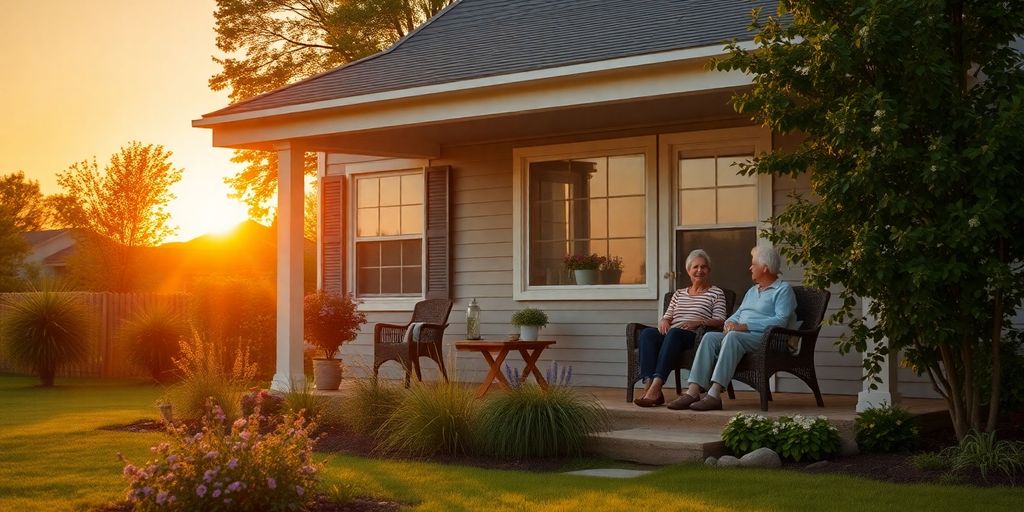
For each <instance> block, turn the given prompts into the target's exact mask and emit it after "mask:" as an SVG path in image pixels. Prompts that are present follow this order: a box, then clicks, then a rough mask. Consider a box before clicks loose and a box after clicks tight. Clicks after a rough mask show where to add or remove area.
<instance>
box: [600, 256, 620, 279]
mask: <svg viewBox="0 0 1024 512" xmlns="http://www.w3.org/2000/svg"><path fill="white" fill-rule="evenodd" d="M600 270H601V283H602V284H619V280H621V279H622V256H611V257H608V258H605V259H604V261H602V262H601V269H600Z"/></svg>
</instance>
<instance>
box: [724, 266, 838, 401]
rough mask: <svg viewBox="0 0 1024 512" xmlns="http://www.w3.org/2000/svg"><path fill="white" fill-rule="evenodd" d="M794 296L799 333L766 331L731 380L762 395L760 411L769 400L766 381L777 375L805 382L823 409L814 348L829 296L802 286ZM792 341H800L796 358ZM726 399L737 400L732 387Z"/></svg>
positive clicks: (770, 395) (777, 328) (772, 329)
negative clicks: (791, 375) (778, 373)
mask: <svg viewBox="0 0 1024 512" xmlns="http://www.w3.org/2000/svg"><path fill="white" fill-rule="evenodd" d="M793 292H794V293H795V294H796V317H797V318H799V319H802V322H801V325H800V329H798V330H794V329H786V328H783V327H772V328H770V329H768V330H767V331H765V333H764V335H763V337H762V338H761V348H760V349H759V350H757V351H755V352H751V353H749V354H747V355H745V356H743V359H741V360H740V363H739V365H738V366H737V367H736V373H735V374H734V375H733V377H732V378H733V380H738V381H740V382H742V383H744V384H746V385H748V386H750V387H752V388H754V389H755V390H757V392H758V393H759V394H760V395H761V410H762V411H767V410H768V401H769V400H771V399H772V393H771V390H769V389H768V379H770V378H771V376H772V375H775V374H776V373H777V372H788V373H791V374H793V375H794V376H796V377H797V378H799V379H800V380H802V381H804V383H805V384H807V386H808V387H809V388H811V391H812V392H813V393H814V399H815V400H816V401H817V402H818V407H825V402H824V401H823V400H822V399H821V389H819V388H818V377H817V374H816V373H815V371H814V346H815V345H816V344H817V342H818V333H819V332H821V322H822V320H823V319H824V318H825V310H826V309H827V308H828V300H829V297H830V296H831V294H830V293H829V291H828V290H819V289H817V288H809V287H805V286H794V287H793ZM791 338H800V350H799V352H797V353H796V354H795V355H794V354H793V353H792V352H791V351H790V350H789V341H790V339H791ZM729 398H736V396H735V393H733V390H732V384H730V385H729Z"/></svg>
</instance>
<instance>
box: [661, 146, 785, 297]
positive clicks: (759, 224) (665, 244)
mask: <svg viewBox="0 0 1024 512" xmlns="http://www.w3.org/2000/svg"><path fill="white" fill-rule="evenodd" d="M658 142H659V144H658V153H659V155H660V164H659V175H660V181H661V183H662V186H661V188H660V191H659V194H658V196H659V197H658V203H659V208H658V209H659V212H660V217H659V221H660V225H661V226H663V229H661V230H659V243H658V245H659V247H660V250H659V253H658V268H659V269H663V273H662V275H661V278H660V279H659V280H658V284H659V289H658V296H662V295H664V294H665V293H668V292H671V291H674V284H673V280H672V277H671V275H669V272H672V271H673V270H674V269H675V261H674V256H675V239H676V236H675V235H676V230H677V229H684V230H702V229H715V228H731V227H750V226H753V227H754V228H755V229H756V230H757V241H758V243H759V244H767V245H771V242H770V241H769V240H768V239H767V238H766V237H765V235H766V234H767V229H768V228H769V225H768V223H767V222H766V221H767V219H768V218H769V217H771V216H772V211H773V205H772V201H773V196H772V186H773V185H772V177H771V175H768V174H758V175H757V185H756V187H757V210H756V211H757V220H756V221H755V222H752V223H751V222H742V223H729V224H705V225H693V226H686V227H685V228H680V227H679V226H678V205H677V204H676V202H677V201H678V199H677V198H676V196H677V195H678V183H676V181H677V175H678V169H677V165H678V160H679V158H678V155H679V153H680V152H689V151H692V152H705V151H708V152H723V154H724V153H733V154H740V152H743V153H750V154H753V155H754V156H757V155H759V154H761V153H767V152H770V151H771V150H772V133H771V130H769V129H768V128H763V127H760V126H746V127H742V128H724V129H719V130H701V131H693V132H684V133H671V134H665V135H661V136H660V137H659V141H658ZM657 307H658V308H659V309H658V311H659V313H660V308H661V305H660V304H659V305H658V306H657Z"/></svg>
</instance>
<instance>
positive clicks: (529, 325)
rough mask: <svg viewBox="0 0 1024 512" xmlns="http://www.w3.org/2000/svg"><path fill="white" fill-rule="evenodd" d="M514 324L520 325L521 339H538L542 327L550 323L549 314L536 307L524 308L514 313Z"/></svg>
mask: <svg viewBox="0 0 1024 512" xmlns="http://www.w3.org/2000/svg"><path fill="white" fill-rule="evenodd" d="M512 325H515V326H517V327H519V341H537V333H538V332H539V331H540V328H541V327H544V326H545V325H548V315H547V314H546V313H544V312H543V311H541V310H539V309H535V308H524V309H520V310H519V311H516V312H515V313H513V314H512Z"/></svg>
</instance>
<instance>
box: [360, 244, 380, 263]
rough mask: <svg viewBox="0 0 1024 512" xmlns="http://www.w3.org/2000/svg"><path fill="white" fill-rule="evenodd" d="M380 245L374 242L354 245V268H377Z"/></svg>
mask: <svg viewBox="0 0 1024 512" xmlns="http://www.w3.org/2000/svg"><path fill="white" fill-rule="evenodd" d="M379 266H380V244H378V243H376V242H359V243H357V244H356V267H358V268H366V267H379Z"/></svg>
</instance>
